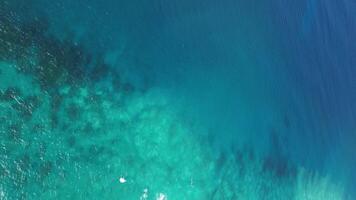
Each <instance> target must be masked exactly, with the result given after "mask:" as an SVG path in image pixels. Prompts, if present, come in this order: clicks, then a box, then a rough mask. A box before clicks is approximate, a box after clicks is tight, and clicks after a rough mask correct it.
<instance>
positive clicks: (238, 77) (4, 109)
mask: <svg viewBox="0 0 356 200" xmlns="http://www.w3.org/2000/svg"><path fill="white" fill-rule="evenodd" d="M14 3H15V4H14V5H15V6H14V7H11V6H12V5H11V4H10V5H9V3H5V4H2V5H1V9H2V11H3V12H2V16H1V30H2V31H1V49H0V52H1V60H2V62H1V65H0V66H1V68H0V69H1V73H0V83H1V84H0V89H1V102H0V103H1V104H0V105H1V111H0V112H1V115H0V117H1V119H2V120H1V122H0V128H1V129H0V132H1V163H0V164H1V165H0V167H1V168H0V170H1V171H0V173H1V174H0V175H1V177H0V178H1V185H0V198H1V199H296V200H299V199H313V200H314V199H315V200H319V199H325V200H328V199H333V200H334V199H335V200H338V199H352V198H351V195H350V192H349V191H350V190H349V189H348V188H350V187H351V188H352V184H350V180H345V179H344V178H345V174H348V173H347V172H345V171H342V172H341V169H345V168H342V167H340V166H341V165H347V163H352V160H349V161H347V162H346V161H344V160H343V159H340V160H341V162H340V160H339V163H340V165H338V164H337V161H338V159H337V158H335V157H334V156H335V155H337V154H339V155H342V156H341V158H343V156H344V157H345V158H347V157H348V156H347V155H343V154H342V153H343V152H345V151H346V152H348V151H349V150H347V148H346V147H345V149H342V148H341V149H340V148H336V150H334V149H330V150H328V151H325V146H326V147H328V145H330V144H328V143H330V140H329V139H328V138H326V136H324V135H322V136H321V135H317V134H315V133H320V132H324V131H325V132H326V133H325V134H328V132H329V131H333V130H332V129H329V127H327V126H324V123H325V122H323V121H321V122H323V123H321V122H319V121H318V120H319V119H320V118H319V117H318V116H319V115H320V116H321V117H323V116H325V115H323V114H322V113H319V112H314V110H313V108H314V107H312V105H308V104H307V103H305V102H303V101H300V99H301V97H303V94H304V93H303V92H301V91H300V90H295V88H297V87H296V86H295V85H293V84H291V83H293V81H290V80H289V79H288V78H286V77H291V76H290V73H291V72H289V71H288V70H285V71H283V70H282V69H283V65H281V63H284V60H283V59H281V58H280V57H279V56H275V55H274V53H275V52H278V51H277V50H276V49H272V50H269V49H268V48H271V47H274V46H273V45H275V44H274V42H271V41H269V39H266V38H270V37H271V38H272V36H271V35H268V34H266V35H264V38H265V40H266V42H264V40H263V39H262V37H261V36H260V34H258V33H259V31H263V32H266V33H268V27H269V26H267V25H266V26H265V27H263V26H262V27H259V29H258V30H256V29H257V28H255V25H254V24H260V23H262V22H265V21H264V20H263V17H261V16H257V15H256V16H255V15H253V14H252V16H253V17H254V18H251V19H249V20H245V18H243V17H244V16H245V14H246V13H248V11H249V10H253V8H252V7H253V4H251V5H249V4H246V3H244V2H241V3H240V6H242V7H240V8H239V9H236V10H235V9H234V8H233V6H232V5H234V4H232V3H231V2H227V3H226V4H225V3H223V4H222V5H225V6H227V5H230V6H231V8H230V9H231V10H229V12H227V14H228V17H222V19H223V20H224V19H227V18H229V17H234V16H235V13H238V14H237V16H235V17H237V18H236V19H235V18H232V19H233V20H231V22H230V23H237V24H239V25H240V26H239V27H242V28H241V30H242V31H239V30H229V29H223V30H221V29H219V30H218V29H216V31H214V30H215V28H224V27H225V26H220V27H216V24H217V21H215V22H211V24H209V23H207V18H209V16H210V15H211V14H213V16H216V15H218V14H219V13H220V11H221V10H223V8H224V7H223V6H221V7H217V8H215V9H212V8H210V7H209V6H208V7H206V8H205V9H202V11H204V13H201V14H197V13H199V12H198V11H199V9H198V11H197V10H194V9H193V8H195V9H197V8H199V6H198V5H195V4H194V3H192V4H189V3H187V2H185V3H187V7H186V8H184V5H185V3H184V2H183V3H181V4H179V3H177V5H176V6H177V7H169V6H168V5H162V6H163V8H164V9H163V10H164V11H165V12H167V13H168V14H167V15H168V16H171V15H172V16H171V17H172V18H173V19H176V20H177V21H174V23H170V22H169V21H168V22H166V23H168V24H167V28H166V29H165V34H162V35H165V37H166V38H164V37H163V39H162V38H160V39H162V40H158V39H157V40H154V39H152V38H151V39H152V40H149V39H147V38H144V37H143V36H142V35H141V34H140V31H139V30H141V29H138V30H136V29H135V28H133V29H132V30H131V29H130V30H126V31H127V33H130V31H133V32H134V34H131V35H130V34H129V35H127V36H126V37H127V40H124V39H123V38H125V37H120V39H118V40H119V41H125V42H122V43H124V44H125V45H127V46H126V47H125V48H123V47H121V46H120V45H118V46H119V47H120V48H119V47H115V51H113V50H112V49H109V50H107V49H106V50H107V51H108V52H105V53H102V52H100V51H103V50H102V49H100V48H99V47H98V48H97V49H95V50H93V49H92V48H93V46H95V45H98V43H100V41H99V42H98V41H96V39H95V37H94V38H91V39H92V40H93V41H87V38H85V37H88V36H86V34H89V33H90V31H85V28H81V27H80V26H79V25H80V22H75V21H73V22H71V23H73V24H71V23H69V24H64V25H63V24H60V23H59V22H56V18H57V20H58V16H56V15H55V14H54V13H47V14H48V16H47V17H48V21H47V20H46V19H47V18H46V17H45V18H42V17H37V18H36V17H34V18H33V19H31V17H27V18H26V19H22V17H23V16H22V15H26V14H31V15H32V13H31V12H30V11H31V9H32V8H31V9H30V8H29V7H30V6H29V5H28V4H26V3H22V4H16V3H20V1H19V2H14ZM61 4H62V5H61V6H64V8H66V7H65V6H66V3H65V1H63V2H62V3H61ZM75 4H77V3H75ZM16 5H22V6H18V8H19V9H23V8H26V9H29V10H26V12H22V13H21V12H16V9H15V8H16V7H17V6H16ZM43 5H45V6H47V5H46V3H44V4H43ZM69 5H71V4H70V3H69ZM83 5H86V6H84V7H89V8H90V9H89V10H91V9H93V10H94V11H95V12H99V10H100V9H103V8H100V9H99V8H98V9H96V8H95V7H93V5H97V4H95V3H94V1H93V2H91V3H89V4H81V3H78V8H77V9H83ZM119 5H120V4H119ZM122 5H123V7H125V9H129V11H130V8H132V7H133V8H136V7H135V6H134V5H135V3H133V4H132V5H130V3H127V2H122ZM136 5H137V4H136ZM259 5H260V4H259ZM23 6H24V7H23ZM52 6H54V7H56V5H52ZM141 6H142V7H139V10H144V11H146V9H145V8H144V5H141ZM146 6H147V5H146ZM165 6H167V7H166V8H165ZM180 6H182V7H183V8H180ZM260 6H261V8H260V11H264V6H265V5H262V4H261V5H260ZM39 7H41V6H39ZM48 8H49V10H51V7H48ZM188 8H190V9H188ZM207 8H209V9H207ZM33 9H34V8H33ZM75 9H76V8H73V11H70V10H69V11H68V16H70V13H71V12H74V10H75ZM150 9H153V8H152V7H150V8H149V9H148V10H147V12H148V13H150V12H149V10H150ZM245 9H246V10H245ZM104 10H105V9H104ZM187 10H188V11H189V12H188V14H187V13H186V12H187ZM244 10H245V11H244ZM168 11H172V12H168ZM173 11H175V12H173ZM88 12H89V11H88ZM126 12H127V13H126V14H122V15H124V17H123V18H120V20H122V21H123V22H125V23H124V25H125V24H135V23H137V22H138V21H140V20H142V19H141V18H140V17H139V16H136V14H137V13H130V12H128V11H126ZM181 12H183V13H184V14H187V15H182V14H181ZM265 12H266V13H268V12H267V11H265ZM74 13H75V12H74ZM83 13H85V12H83ZM89 13H90V12H89ZM241 13H245V14H241ZM262 13H264V12H262ZM98 14H99V13H98ZM130 14H132V15H133V16H135V17H136V18H135V17H134V20H133V21H130V19H129V18H126V17H127V16H128V15H130ZM264 14H265V13H264ZM72 15H74V16H77V17H78V18H82V19H86V17H88V15H86V14H78V15H75V14H73V13H72ZM146 15H148V14H147V13H146ZM45 16H46V15H45ZM59 16H63V15H59ZM99 16H101V15H99ZM148 16H151V15H148ZM153 16H154V14H153V15H152V16H151V18H149V19H150V20H153V19H155V18H154V17H153ZM108 18H110V17H108ZM99 19H100V17H99ZM99 19H98V21H100V20H99ZM238 19H240V20H238ZM179 20H182V21H183V23H182V24H180V23H178V22H179ZM84 21H85V20H84ZM182 21H181V22H182ZM188 21H189V22H190V23H191V24H189V23H188ZM107 23H108V25H107V26H111V25H112V24H111V22H107ZM151 23H152V21H151ZM157 23H158V22H157ZM205 23H206V24H205ZM78 24H79V25H78ZM83 24H84V25H83ZM83 24H82V26H83V27H85V23H83ZM104 24H105V23H104ZM159 24H160V23H159ZM202 24H203V25H202ZM227 24H229V23H227ZM54 25H56V26H59V27H61V26H64V27H66V26H67V27H68V29H69V30H68V32H65V31H63V30H64V29H61V28H60V30H57V29H56V27H53V26H54ZM196 25H201V26H202V27H199V28H201V29H202V30H200V29H199V31H201V33H205V32H206V31H209V30H210V31H213V33H214V34H215V35H214V34H212V35H211V37H212V39H209V40H207V41H208V42H207V43H204V42H198V41H197V39H198V36H199V34H198V36H196V37H193V36H194V35H191V33H190V32H189V30H190V29H191V28H193V27H194V26H196ZM98 26H99V27H100V24H99V25H96V26H94V27H96V28H98ZM156 26H157V25H155V23H152V24H150V23H149V22H147V23H143V27H145V28H147V30H148V31H147V32H145V33H146V34H147V36H151V37H153V36H154V35H155V33H158V32H156V31H158V30H157V29H156ZM73 27H75V28H74V33H73V34H72V33H71V31H73V30H70V29H71V28H73ZM123 27H125V26H123ZM186 27H188V28H186ZM75 30H80V31H79V33H80V34H79V33H78V32H75ZM83 30H84V31H83ZM142 30H143V29H142ZM197 30H198V29H197ZM105 31H106V30H105V29H103V33H101V32H100V33H96V34H94V36H97V37H98V38H100V36H103V34H105ZM111 31H112V30H110V31H108V32H107V34H112V32H111ZM136 31H137V32H136ZM124 32H125V31H124ZM81 34H82V35H81ZM235 34H240V35H239V36H238V37H237V36H235ZM122 35H125V34H123V33H122ZM226 36H229V37H228V38H226V40H224V39H222V38H224V37H226ZM130 37H132V38H130ZM83 38H84V39H83ZM219 38H220V40H219ZM234 38H236V39H234ZM133 39H135V40H146V41H147V43H143V44H142V43H140V41H138V42H137V41H136V42H137V43H133V42H132V40H133ZM229 39H230V40H231V42H230V43H229V42H228V40H229ZM103 40H104V41H101V42H102V43H105V39H103ZM221 40H222V41H221ZM178 41H183V43H184V44H185V45H183V46H180V44H181V43H180V42H178ZM219 41H220V42H221V43H220V42H219ZM253 41H257V42H255V43H253ZM151 42H152V43H155V44H156V45H152V44H151ZM122 43H120V44H122ZM234 44H236V45H237V44H239V48H234ZM214 45H217V46H214ZM167 46H171V47H172V48H170V49H168V50H169V53H168V52H166V51H163V50H164V49H165V48H167ZM184 46H185V47H184ZM202 47H203V48H202ZM212 47H215V49H214V48H212ZM202 49H204V51H202ZM206 49H212V50H211V51H208V50H206ZM207 51H208V52H207ZM118 52H119V53H118ZM201 52H204V53H201ZM224 52H234V53H231V55H229V54H227V55H226V54H224ZM164 53H166V54H164ZM209 58H215V59H211V60H210V59H209ZM267 61H268V62H267ZM285 62H288V61H285ZM143 66H145V67H143ZM295 84H296V85H297V83H295ZM284 92H286V93H287V94H288V95H285V94H286V93H284ZM308 106H311V107H308ZM308 110H309V111H308ZM310 110H313V112H310ZM300 115H305V117H300ZM315 121H318V122H315ZM335 123H336V122H335ZM317 136H319V138H318V140H315V137H317ZM301 138H302V139H301ZM349 141H350V143H352V140H349ZM301 143H302V144H303V145H301ZM350 146H351V144H350ZM310 152H312V153H310ZM329 152H331V153H329ZM332 152H336V153H335V154H333V153H332ZM309 153H310V154H309ZM309 156H310V157H309ZM332 160H334V162H331V161H332ZM324 163H327V164H324ZM332 165H336V166H335V167H334V166H332ZM329 166H332V167H329ZM338 169H340V170H338ZM347 169H349V170H350V169H352V168H347ZM344 173H345V174H344Z"/></svg>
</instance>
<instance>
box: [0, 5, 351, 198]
mask: <svg viewBox="0 0 356 200" xmlns="http://www.w3.org/2000/svg"><path fill="white" fill-rule="evenodd" d="M2 4H4V5H6V6H3V7H2V8H1V9H3V11H4V12H3V13H6V12H9V10H10V11H12V12H14V13H17V14H16V17H15V18H16V19H17V20H19V21H22V23H24V24H26V23H28V21H31V19H33V18H37V19H41V20H42V19H46V20H47V21H48V27H49V28H48V30H46V34H48V35H54V36H53V37H54V38H57V39H58V40H60V41H62V40H65V39H66V38H69V39H70V41H71V43H72V44H80V45H82V46H83V49H85V52H88V54H91V55H94V56H93V57H95V55H100V56H102V57H103V58H102V59H103V62H104V63H106V64H107V65H108V66H109V68H110V70H112V71H115V72H117V73H121V76H122V77H123V79H124V80H125V81H127V82H128V83H130V84H132V85H133V87H134V88H136V89H137V90H139V91H154V93H157V94H158V96H160V97H162V98H163V97H164V98H166V99H168V100H166V101H167V102H168V103H165V104H164V105H165V106H166V107H168V110H173V111H174V112H178V113H180V114H179V116H180V117H178V119H177V121H178V122H179V123H180V122H184V123H187V124H189V125H187V126H188V128H187V129H194V128H195V127H196V126H199V127H200V128H201V129H202V131H191V132H190V131H186V133H184V134H183V135H189V138H190V137H192V138H194V139H190V140H191V142H192V143H196V145H197V146H199V145H201V146H204V147H207V148H206V149H208V150H206V149H204V150H202V151H203V152H205V151H206V152H209V153H202V154H203V155H205V154H209V155H210V154H212V157H214V159H215V156H216V155H220V154H223V155H225V157H229V156H231V155H233V156H236V154H237V153H236V152H240V151H241V152H242V154H244V155H247V154H250V153H251V152H253V154H255V155H256V157H258V159H261V160H264V162H265V165H264V166H265V167H266V166H267V168H270V170H271V171H276V176H282V177H284V176H286V177H294V174H295V173H297V174H298V171H299V169H301V168H302V169H305V170H306V171H307V172H308V173H310V174H313V175H315V177H319V176H320V177H328V180H329V179H330V182H331V183H332V184H337V185H339V184H340V185H341V188H344V193H345V195H344V196H343V199H353V198H352V197H353V196H354V195H356V194H354V191H356V172H355V169H356V156H355V151H356V126H355V124H356V121H355V120H356V67H355V66H356V45H355V44H354V43H355V42H354V40H355V36H356V16H354V13H355V10H356V4H355V3H353V2H352V1H337V2H336V1H331V0H323V1H321V0H300V1H297V2H296V1H294V2H292V1H290V2H287V1H281V0H273V1H256V0H249V1H247V0H222V1H219V2H218V1H211V0H208V1H201V0H171V1H162V0H157V1H138V0H119V1H113V0H112V1H111V0H107V1H98V0H77V1H71V0H60V1H56V2H53V1H47V0H33V1H31V2H30V1H20V0H18V1H2ZM46 34H45V35H46ZM2 37H3V38H4V40H6V39H7V38H6V37H5V36H2ZM49 46H51V45H49ZM43 51H46V49H44V50H43ZM69 65H70V64H69ZM4 66H5V65H4ZM90 66H91V65H90V64H88V66H83V70H84V71H86V70H87V71H90V69H89V68H90ZM4 69H5V67H4ZM3 71H5V72H7V71H6V70H3ZM74 71H75V70H74ZM69 73H71V70H69ZM88 73H89V72H88ZM0 74H1V73H0ZM3 74H4V73H3ZM9 74H10V72H9ZM73 74H74V72H73ZM5 76H6V73H5ZM7 76H10V75H7ZM80 76H82V75H80ZM111 78H112V77H111ZM103 79H105V78H103ZM107 80H111V79H110V78H107ZM57 81H58V80H57ZM95 81H96V80H95ZM95 81H93V80H89V81H88V82H89V83H87V82H83V83H82V84H83V85H84V86H85V85H90V83H91V82H95ZM102 82H104V83H99V85H100V86H98V88H99V89H97V88H95V90H99V91H100V90H105V91H106V89H105V88H108V87H109V86H108V85H106V83H105V80H104V81H102ZM0 83H1V80H0ZM3 85H4V86H5V85H6V84H5V81H4V83H3ZM79 85H81V84H79ZM51 87H52V89H51ZM55 87H58V88H61V87H64V86H61V85H60V86H53V85H51V86H50V87H49V89H48V88H47V90H46V91H52V90H55V89H53V88H55ZM110 87H111V86H110ZM103 88H104V89H103ZM3 89H4V90H5V88H2V90H3ZM110 92H111V94H112V96H113V97H112V98H114V99H115V98H116V93H120V92H118V91H117V90H115V88H114V89H112V90H109V93H108V94H107V93H105V94H106V95H109V97H108V96H106V97H103V98H104V99H105V98H108V99H110V100H106V101H109V102H111V97H110V96H111V95H110ZM45 93H46V92H45ZM48 93H51V92H48ZM148 93H150V92H148ZM140 95H141V96H145V95H142V94H141V93H140V94H137V96H140ZM104 96H105V95H104ZM134 96H135V95H134ZM68 98H69V97H68ZM73 98H74V97H73ZM120 98H121V97H120ZM135 98H136V97H135ZM139 99H140V100H136V101H143V102H144V103H148V104H149V103H151V101H152V102H155V98H153V99H149V98H142V99H141V97H139ZM50 101H53V100H50ZM78 101H79V100H78ZM103 101H104V100H103ZM126 101H128V102H130V101H131V97H130V98H128V100H126ZM132 101H134V100H132ZM74 102H75V101H74ZM112 103H113V104H114V105H115V104H116V101H113V102H112ZM144 103H142V104H144ZM68 104H69V103H68ZM89 104H90V103H89ZM128 104H129V105H130V103H128ZM152 104H154V103H152ZM4 105H5V104H4ZM80 105H81V104H80ZM125 105H126V104H125ZM81 106H84V107H85V106H86V105H85V104H84V105H81ZM79 107H80V106H79ZM128 107H129V106H128ZM134 107H135V106H134ZM129 108H130V109H131V107H129ZM135 108H136V107H135ZM132 109H134V108H132ZM50 112H53V111H50ZM88 112H89V111H88ZM110 112H113V113H116V112H115V110H114V109H110ZM104 113H105V112H104ZM2 114H3V115H4V116H5V118H7V119H10V116H9V115H8V114H6V115H5V114H4V113H2ZM113 115H114V114H113ZM137 115H138V116H140V114H137ZM142 115H143V114H142ZM168 115H170V114H168ZM90 116H91V115H90ZM143 116H146V115H143ZM158 118H159V117H158ZM115 119H116V118H115ZM135 119H136V118H135ZM59 121H61V117H59ZM128 121H129V122H131V120H128ZM133 121H135V120H133ZM163 121H164V120H163ZM74 123H76V122H74ZM77 123H78V124H79V123H80V122H79V120H78V122H77ZM90 123H94V122H90ZM113 123H115V122H113ZM147 123H148V124H151V125H147V124H145V125H142V126H145V127H150V126H153V127H155V126H158V127H160V126H161V125H160V122H156V121H155V122H147ZM155 123H157V124H155ZM162 123H163V122H162ZM129 126H134V127H135V126H137V127H138V126H140V125H129ZM103 127H104V128H108V129H110V126H109V125H106V127H105V125H103ZM193 127H194V128H193ZM146 129H147V128H146ZM146 129H144V130H146ZM4 130H5V129H4ZM194 130H195V129H194ZM199 130H200V129H199ZM5 132H6V131H3V133H5ZM49 132H50V131H49ZM64 132H66V131H64ZM139 132H140V131H139ZM141 132H142V131H141ZM143 132H145V131H143ZM146 132H147V131H146ZM183 132H184V131H183ZM142 134H143V133H142ZM192 135H193V136H192ZM83 137H84V136H83ZM115 137H116V136H115ZM152 137H154V136H152ZM162 137H163V136H162ZM182 137H183V138H184V136H182ZM79 140H80V139H79ZM206 140H207V141H208V144H205V143H204V142H203V143H204V145H202V144H200V143H201V142H202V141H206ZM90 141H92V142H93V143H94V144H95V141H96V139H90ZM98 141H99V140H98ZM100 141H101V140H100ZM159 141H160V140H159ZM159 141H158V142H157V143H158V145H159V144H160V142H159ZM182 141H183V140H182ZM98 143H100V142H98ZM128 144H130V142H129V143H128ZM179 144H181V145H184V142H181V143H179ZM57 148H60V147H57ZM63 148H64V149H65V147H63ZM112 148H113V149H114V150H117V151H119V152H121V151H127V152H129V153H128V154H130V153H131V151H132V152H136V150H131V151H130V149H122V147H121V146H120V145H118V146H117V147H115V146H112ZM140 148H141V146H139V147H138V149H140ZM187 149H189V148H187ZM64 151H65V150H64ZM138 151H139V150H138ZM187 151H189V150H187ZM173 152H174V151H173ZM173 152H171V153H170V152H168V153H167V158H168V157H174V156H176V154H174V153H173ZM192 152H194V153H196V152H195V150H194V151H193V150H192ZM192 152H191V153H188V154H191V155H195V154H194V153H192ZM211 152H212V153H211ZM9 154H10V153H7V152H5V151H4V152H2V156H9ZM178 154H179V153H178ZM178 157H179V156H178ZM133 159H135V158H133ZM214 159H212V160H210V161H211V162H212V163H215V164H216V163H217V164H216V165H217V167H216V168H222V169H225V168H224V167H221V165H222V166H225V165H224V164H221V163H220V164H219V162H220V161H219V159H217V160H214ZM208 160H209V159H208ZM73 162H74V161H73ZM93 162H95V161H93ZM137 162H138V161H137ZM167 162H168V161H167ZM69 163H72V162H71V161H69ZM108 163H109V164H107V165H110V164H112V162H109V161H108ZM182 163H184V161H182ZM266 163H267V164H266ZM215 164H213V165H214V166H215ZM130 165H131V164H128V166H130ZM132 165H133V164H132ZM252 165H253V164H252ZM289 166H292V167H289ZM173 168H177V166H176V167H175V166H173ZM192 168H194V166H192ZM291 168H293V169H291ZM294 168H295V169H296V171H297V172H295V170H294ZM93 169H94V168H93ZM148 169H151V168H149V167H147V170H148ZM152 169H156V168H154V167H153V168H152ZM69 170H70V169H69ZM120 170H122V169H121V168H120ZM10 171H11V170H10ZM94 171H95V170H94ZM103 171H104V172H105V170H103ZM124 171H125V170H124ZM128 171H129V170H127V171H126V172H125V173H126V174H127V176H130V175H129V174H130V173H129V172H128ZM232 171H234V170H232ZM104 172H103V173H104ZM53 173H55V172H53ZM177 173H178V174H179V172H177ZM115 176H120V175H115ZM125 176H126V175H125ZM156 176H157V174H156ZM232 176H233V175H232ZM212 177H214V175H212ZM213 179H214V178H213ZM291 179H292V180H294V179H293V178H291ZM277 180H278V178H277ZM288 180H289V179H288ZM272 182H277V181H275V180H274V179H273V178H272ZM311 182H313V181H311ZM132 184H133V185H135V182H133V183H132ZM137 184H138V183H137ZM170 184H171V185H172V188H173V185H175V184H174V181H173V183H172V182H170V183H165V186H166V187H168V188H169V185H170ZM236 184H237V183H236ZM242 184H244V182H242ZM245 184H248V183H245ZM157 185H159V183H157ZM207 185H209V184H207ZM213 185H214V184H213ZM286 185H288V184H286ZM3 187H4V188H5V186H2V187H0V191H2V188H3ZM153 188H154V187H153ZM279 188H282V189H281V190H283V191H284V189H283V188H284V186H283V183H282V184H281V186H279ZM286 188H287V189H288V187H286ZM287 189H285V190H286V191H287ZM29 190H31V189H29ZM113 190H115V188H114V189H113ZM118 190H120V189H118ZM140 190H141V189H140ZM167 190H168V189H167ZM257 190H258V189H257ZM315 190H317V189H315ZM324 190H326V189H325V188H324ZM26 191H27V190H26ZM58 191H61V190H60V189H58ZM130 191H131V192H133V191H136V190H129V189H128V190H127V191H126V192H128V193H130ZM177 191H179V189H178V190H177ZM330 191H332V190H330ZM89 193H90V192H89ZM202 193H204V192H202ZM257 193H258V192H257ZM261 193H262V192H261ZM286 193H287V192H286ZM296 193H298V192H296ZM115 194H116V193H115ZM117 194H118V196H115V195H113V196H110V197H117V198H119V197H120V192H118V193H117ZM199 195H200V193H199V194H197V196H190V197H189V194H187V196H184V198H185V199H200V198H202V196H199ZM9 196H10V197H9V199H12V198H11V194H10V195H9ZM170 196H171V198H172V199H175V197H174V196H173V195H172V194H171V195H170ZM206 196H211V198H212V199H213V197H212V194H208V193H207V194H206ZM265 196H266V199H268V198H267V195H265ZM282 196H283V195H282ZM295 196H297V195H295ZM121 197H122V196H121ZM131 197H132V196H131ZM168 197H169V195H168ZM0 198H1V196H0ZM29 198H30V197H29ZM42 198H45V197H42ZM73 198H74V197H73ZM76 198H83V196H82V197H76ZM128 198H129V199H130V197H128ZM151 198H152V197H151ZM176 198H178V197H176ZM184 198H183V199H184ZM214 198H215V199H228V198H227V197H225V198H224V197H221V196H220V197H214ZM245 198H246V199H254V198H256V199H261V196H260V197H259V198H258V197H252V196H245ZM270 198H271V199H273V197H270ZM288 198H289V197H286V196H284V199H288ZM296 198H299V199H303V197H300V196H299V197H296ZM305 198H306V197H304V199H305ZM328 198H330V199H339V198H336V197H334V198H333V197H330V196H329V197H328ZM4 199H6V197H4ZM119 199H122V198H119ZM137 199H138V198H137ZM156 199H159V197H156ZM232 199H237V197H236V196H235V197H232ZM312 199H326V197H322V196H318V197H314V198H312Z"/></svg>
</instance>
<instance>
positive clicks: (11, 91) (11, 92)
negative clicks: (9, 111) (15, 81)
mask: <svg viewBox="0 0 356 200" xmlns="http://www.w3.org/2000/svg"><path fill="white" fill-rule="evenodd" d="M20 96H21V91H20V89H19V88H18V87H9V88H7V89H6V90H5V91H1V90H0V100H1V101H11V100H15V99H17V98H19V97H20Z"/></svg>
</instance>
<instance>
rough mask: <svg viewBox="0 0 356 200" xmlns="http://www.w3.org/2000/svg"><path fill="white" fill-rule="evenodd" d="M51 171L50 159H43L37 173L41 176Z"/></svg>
mask: <svg viewBox="0 0 356 200" xmlns="http://www.w3.org/2000/svg"><path fill="white" fill-rule="evenodd" d="M52 171H53V164H52V162H51V161H45V162H43V163H41V165H40V168H39V174H40V176H41V177H46V176H48V175H49V174H50V173H51V172H52Z"/></svg>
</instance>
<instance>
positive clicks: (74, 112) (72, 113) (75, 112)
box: [66, 104, 81, 120]
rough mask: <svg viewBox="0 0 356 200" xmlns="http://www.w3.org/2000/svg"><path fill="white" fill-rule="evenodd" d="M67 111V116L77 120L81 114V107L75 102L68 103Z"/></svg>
mask: <svg viewBox="0 0 356 200" xmlns="http://www.w3.org/2000/svg"><path fill="white" fill-rule="evenodd" d="M66 111H67V116H68V118H69V119H70V120H76V119H78V118H79V117H80V115H81V109H80V108H79V107H78V106H77V105H75V104H70V105H68V107H67V108H66Z"/></svg>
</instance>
